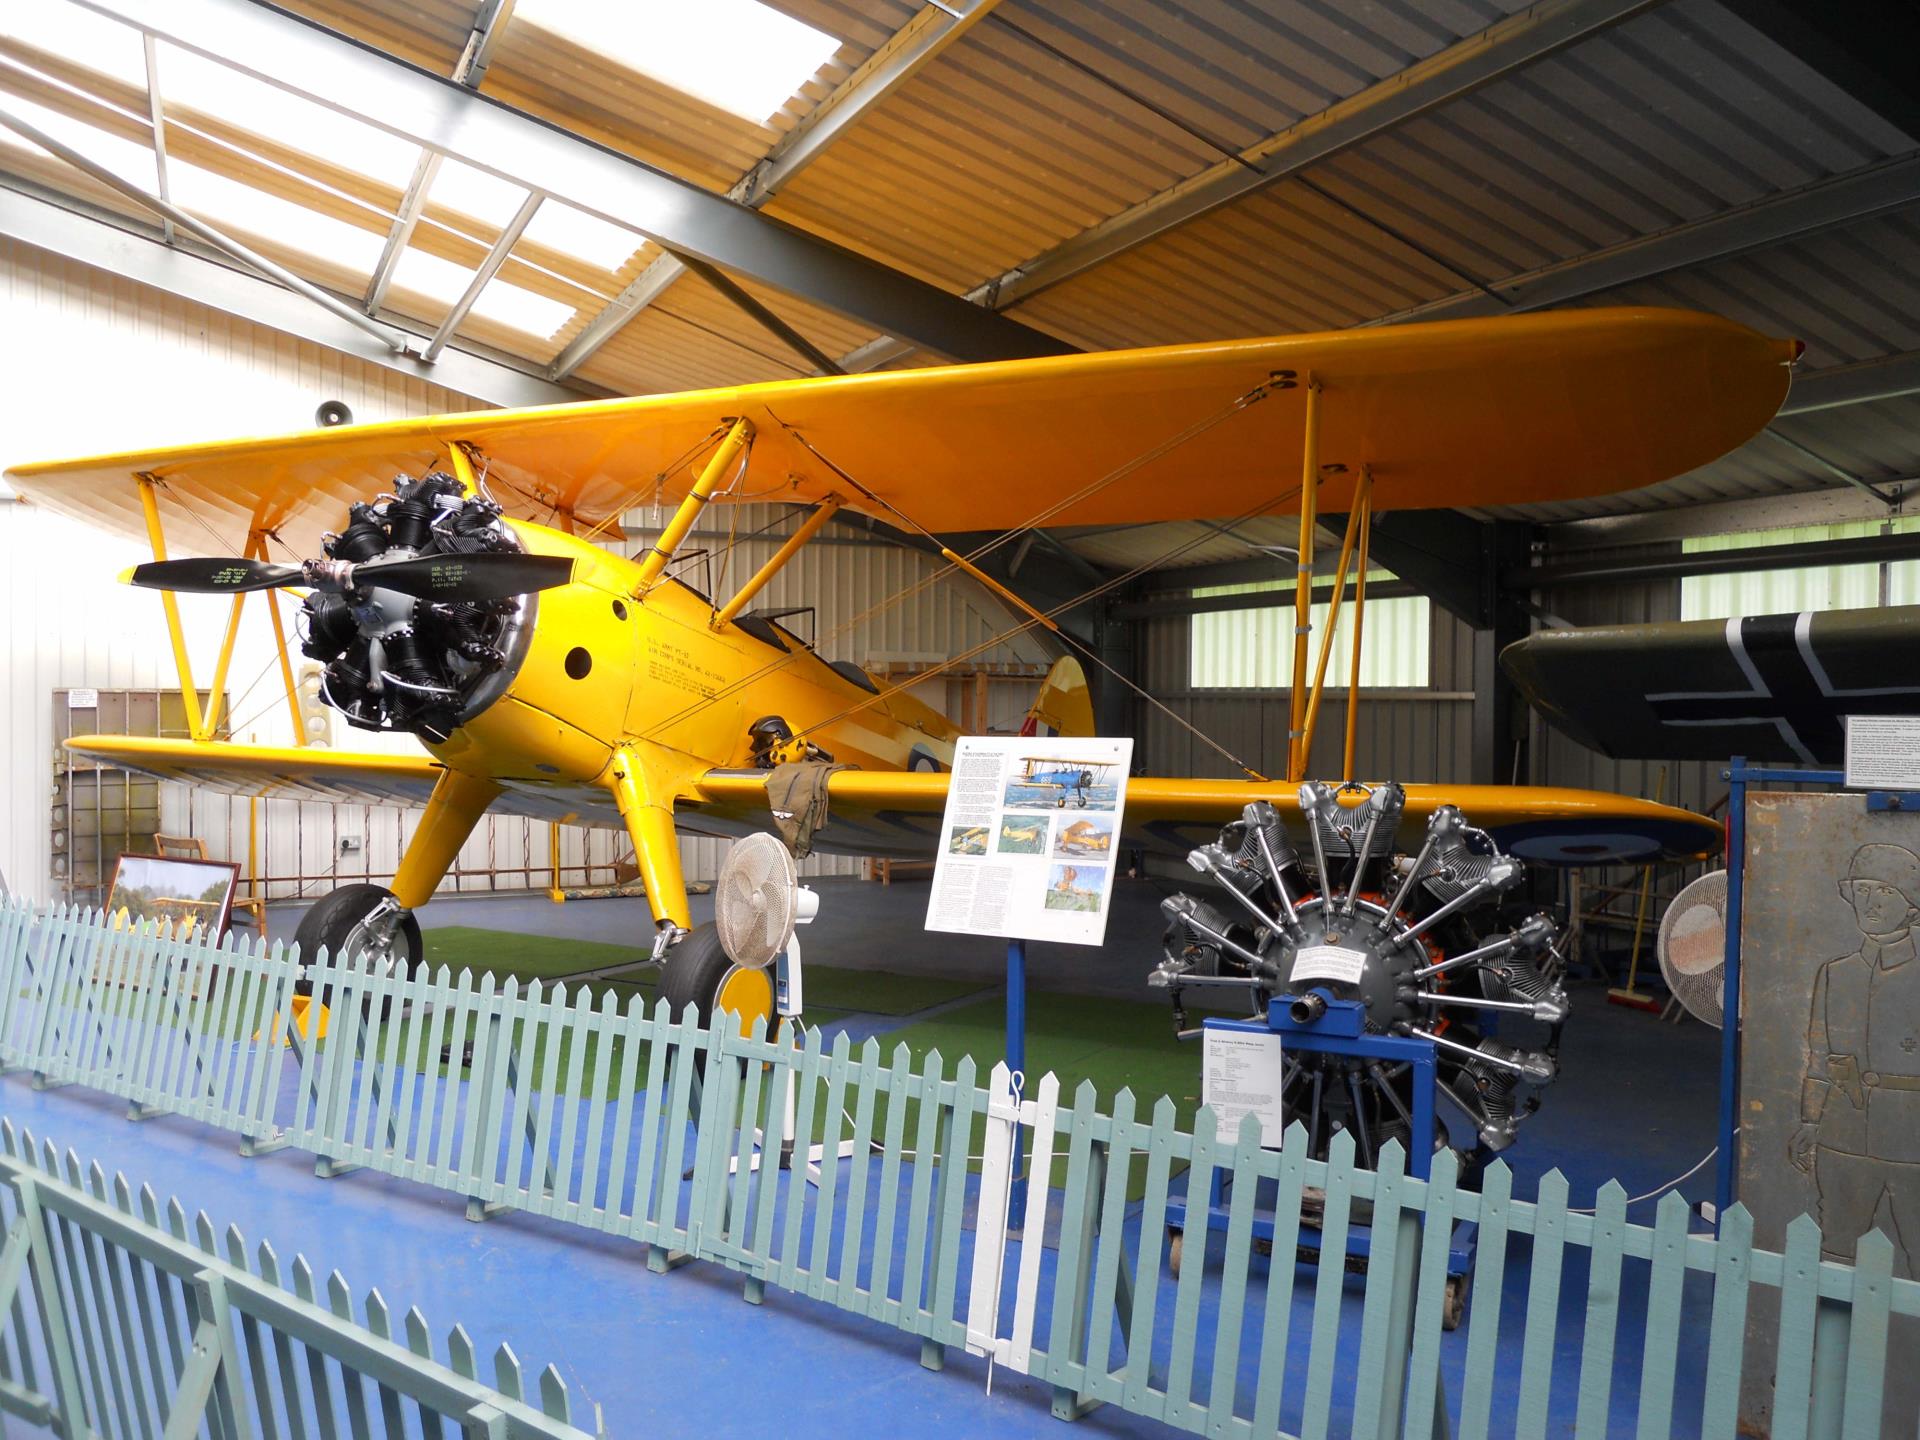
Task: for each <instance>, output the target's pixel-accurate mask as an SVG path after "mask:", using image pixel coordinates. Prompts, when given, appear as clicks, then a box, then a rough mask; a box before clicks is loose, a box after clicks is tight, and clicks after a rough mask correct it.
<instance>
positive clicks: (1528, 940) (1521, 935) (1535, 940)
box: [1413, 915, 1552, 980]
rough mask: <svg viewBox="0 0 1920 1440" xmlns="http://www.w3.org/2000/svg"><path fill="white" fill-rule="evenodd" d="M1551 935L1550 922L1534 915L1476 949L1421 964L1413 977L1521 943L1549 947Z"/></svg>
mask: <svg viewBox="0 0 1920 1440" xmlns="http://www.w3.org/2000/svg"><path fill="white" fill-rule="evenodd" d="M1543 930H1544V931H1546V932H1547V938H1546V939H1545V940H1544V941H1543V940H1542V936H1541V932H1542V931H1543ZM1551 935H1552V925H1551V922H1549V921H1548V920H1547V919H1546V917H1544V916H1541V915H1534V916H1531V917H1529V918H1528V919H1527V920H1526V921H1524V922H1523V923H1522V924H1521V926H1520V928H1519V929H1518V930H1515V931H1514V932H1513V933H1512V934H1510V935H1502V936H1501V937H1500V938H1499V939H1498V940H1489V941H1488V942H1487V943H1486V944H1484V945H1482V946H1481V947H1480V948H1479V949H1478V950H1468V951H1465V952H1463V953H1462V954H1459V955H1450V956H1448V957H1447V958H1446V959H1445V960H1440V961H1436V962H1435V963H1434V964H1432V965H1422V966H1421V967H1420V968H1419V969H1417V970H1415V971H1414V972H1413V978H1414V979H1415V980H1425V979H1428V978H1429V977H1431V976H1434V975H1439V974H1443V973H1444V972H1446V971H1448V970H1453V969H1456V968H1457V967H1459V966H1461V965H1470V964H1472V963H1473V962H1474V961H1476V960H1485V959H1487V958H1488V957H1490V956H1494V955H1501V954H1505V953H1506V952H1507V951H1509V950H1513V949H1515V948H1517V947H1519V946H1521V945H1529V946H1531V945H1536V944H1545V945H1546V946H1547V948H1551V945H1552V941H1551Z"/></svg>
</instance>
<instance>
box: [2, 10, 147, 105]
mask: <svg viewBox="0 0 1920 1440" xmlns="http://www.w3.org/2000/svg"><path fill="white" fill-rule="evenodd" d="M0 35H4V36H6V37H7V38H8V39H9V40H19V41H21V42H23V43H25V44H28V45H32V46H33V47H35V48H36V49H39V50H45V51H48V52H50V53H51V54H54V55H58V56H59V57H60V58H61V59H63V60H71V61H72V62H73V63H74V64H76V65H83V66H85V67H86V68H87V69H89V70H92V71H95V72H97V73H99V74H101V75H111V76H112V77H113V78H114V79H116V80H124V81H125V82H126V83H128V84H129V85H138V86H140V87H141V88H142V89H144V88H145V87H146V83H147V58H146V50H145V47H144V46H142V45H141V43H140V32H139V31H138V30H135V29H134V28H133V27H132V26H131V25H122V24H120V22H119V21H117V20H109V19H107V18H106V17H105V16H104V15H96V14H94V13H93V12H92V11H91V10H82V9H81V8H80V7H79V6H77V5H70V4H68V3H67V0H13V3H12V4H8V5H0Z"/></svg>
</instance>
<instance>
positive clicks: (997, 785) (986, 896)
mask: <svg viewBox="0 0 1920 1440" xmlns="http://www.w3.org/2000/svg"><path fill="white" fill-rule="evenodd" d="M1132 763H1133V741H1132V740H1130V739H1092V738H1081V739H1066V738H1062V737H1060V736H1053V737H1050V738H1049V737H1033V736H1019V735H1006V736H1000V735H967V736H963V737H961V740H960V743H959V745H958V747H957V749H956V750H955V752H954V757H953V779H952V780H951V782H949V784H948V786H947V809H946V814H945V816H944V817H943V818H942V820H941V823H940V838H939V846H940V848H939V851H938V853H937V854H936V855H935V857H934V870H933V893H932V894H931V895H930V896H929V897H928V899H927V924H926V928H927V929H929V930H944V931H948V932H950V933H953V934H959V935H996V936H999V937H1001V938H1003V939H1008V940H1059V941H1063V942H1065V943H1066V944H1069V945H1099V944H1102V943H1103V942H1104V941H1105V939H1106V933H1107V911H1108V910H1109V909H1111V908H1112V904H1113V875H1114V869H1115V866H1116V864H1117V859H1116V857H1117V854H1118V852H1119V848H1120V820H1121V815H1122V813H1123V811H1124V809H1125V805H1126V798H1127V769H1128V767H1129V766H1130V765H1131V764H1132Z"/></svg>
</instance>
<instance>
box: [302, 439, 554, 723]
mask: <svg viewBox="0 0 1920 1440" xmlns="http://www.w3.org/2000/svg"><path fill="white" fill-rule="evenodd" d="M323 547H324V549H325V552H326V556H327V559H326V560H325V561H316V562H313V565H314V568H316V569H320V570H326V569H328V568H333V569H338V570H341V571H343V573H344V574H345V575H346V576H347V577H348V579H349V580H352V579H353V576H354V572H353V570H352V569H351V568H350V567H355V566H367V565H368V562H379V563H380V564H385V563H386V562H389V561H393V560H398V559H402V558H409V557H416V558H424V557H431V556H449V557H451V556H456V555H478V554H487V555H498V554H510V553H512V554H517V553H520V552H521V549H522V547H521V544H520V541H519V538H518V537H517V536H515V534H514V533H513V531H512V529H511V528H509V527H508V526H507V524H506V523H505V522H504V521H503V520H502V519H501V508H500V506H499V505H497V504H496V503H494V502H493V501H492V500H490V499H487V498H486V497H484V496H483V495H469V494H466V493H465V492H464V489H463V487H462V486H461V484H460V482H459V481H458V480H456V479H455V478H454V477H453V476H451V475H448V474H444V473H442V472H439V471H435V472H433V473H430V474H427V475H424V476H422V477H421V478H420V479H418V480H411V479H408V478H406V477H404V476H402V477H400V478H398V479H396V480H395V481H394V487H393V493H391V494H388V495H380V496H377V497H375V499H374V500H373V501H371V502H368V503H361V504H356V505H354V506H352V507H351V508H350V509H349V510H348V512H347V526H346V528H345V529H344V530H341V531H340V532H339V533H338V534H328V535H327V536H326V537H325V539H324V541H323ZM378 573H379V571H378V567H377V566H368V568H367V569H366V570H364V571H362V572H361V573H360V577H359V580H358V582H357V583H352V584H350V585H348V586H346V587H345V588H342V587H330V588H315V589H313V590H312V591H311V592H310V593H309V594H308V595H307V597H306V599H305V600H304V601H302V602H301V605H300V611H299V619H298V626H299V634H300V642H301V643H300V649H301V651H302V652H303V653H304V654H305V655H307V656H308V657H309V658H310V659H314V660H318V661H320V662H322V663H323V664H324V665H325V666H326V670H325V673H324V676H323V679H322V692H321V693H322V695H323V696H324V698H325V699H326V701H327V703H328V704H330V705H332V706H333V707H334V708H335V709H337V710H339V711H340V712H341V714H343V715H345V716H346V718H347V722H348V723H349V724H351V725H355V726H358V727H359V728H361V729H363V730H409V731H412V732H413V733H415V734H417V735H419V736H421V737H422V738H423V739H425V740H428V741H430V742H435V743H437V742H441V741H444V740H445V739H446V738H447V737H448V736H449V735H450V734H451V733H452V731H453V729H454V727H455V726H457V725H459V724H460V723H461V722H462V721H463V720H466V719H468V718H470V717H472V716H473V715H475V714H478V713H479V712H480V711H481V710H483V709H485V708H486V706H487V705H489V704H491V703H492V702H493V701H494V700H495V699H497V698H498V697H499V695H500V693H501V692H502V691H504V690H505V689H506V687H507V685H508V684H509V683H511V681H512V678H513V674H512V672H513V670H514V668H516V667H517V665H518V663H519V659H520V657H521V654H522V653H523V650H524V642H525V639H526V637H527V636H528V634H529V632H530V631H531V629H532V620H533V610H534V607H535V605H536V604H537V603H538V597H537V596H535V595H533V594H531V593H528V594H513V595H501V596H490V597H485V598H474V597H472V596H465V597H452V596H450V597H449V598H438V597H435V596H431V595H429V596H426V597H416V596H415V595H413V594H409V593H405V592H402V591H400V590H396V589H391V588H387V587H383V586H381V585H380V584H379V583H378V582H377V580H373V579H372V577H373V576H375V575H377V574H378Z"/></svg>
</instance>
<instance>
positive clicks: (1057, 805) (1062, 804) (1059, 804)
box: [1053, 795, 1067, 810]
mask: <svg viewBox="0 0 1920 1440" xmlns="http://www.w3.org/2000/svg"><path fill="white" fill-rule="evenodd" d="M1053 808H1054V809H1056V810H1064V809H1066V808H1067V797H1066V796H1064V795H1062V796H1061V797H1060V798H1059V799H1058V800H1056V801H1054V802H1053Z"/></svg>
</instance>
